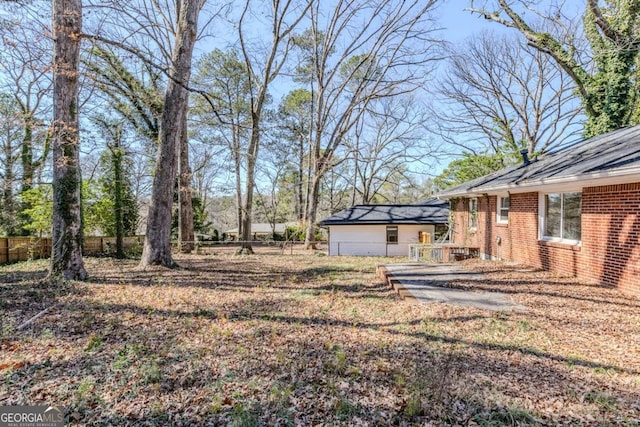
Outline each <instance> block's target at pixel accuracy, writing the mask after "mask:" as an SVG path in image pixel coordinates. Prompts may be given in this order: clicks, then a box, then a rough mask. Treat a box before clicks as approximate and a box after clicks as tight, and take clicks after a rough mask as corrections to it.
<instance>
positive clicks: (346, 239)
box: [320, 199, 449, 256]
mask: <svg viewBox="0 0 640 427" xmlns="http://www.w3.org/2000/svg"><path fill="white" fill-rule="evenodd" d="M448 218H449V208H448V203H447V202H443V201H441V200H437V199H429V200H426V201H424V202H422V203H416V204H410V205H400V204H398V205H356V206H353V207H351V208H349V209H345V210H342V211H340V212H337V213H336V214H334V215H332V216H331V217H329V218H327V219H325V220H323V221H321V222H320V226H322V227H327V228H328V229H329V255H363V256H407V255H408V252H409V245H411V244H416V243H431V242H435V241H438V240H443V238H445V237H446V235H447V230H448V227H447V222H448Z"/></svg>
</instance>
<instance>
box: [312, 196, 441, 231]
mask: <svg viewBox="0 0 640 427" xmlns="http://www.w3.org/2000/svg"><path fill="white" fill-rule="evenodd" d="M448 219H449V204H448V203H447V202H443V201H441V200H438V199H428V200H425V201H424V202H421V203H416V204H412V205H356V206H353V207H351V208H349V209H345V210H342V211H340V212H337V213H335V214H333V215H332V216H330V217H329V218H327V219H325V220H322V221H320V225H322V226H327V225H372V224H446V223H447V221H448Z"/></svg>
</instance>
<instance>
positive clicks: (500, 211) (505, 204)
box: [496, 196, 511, 224]
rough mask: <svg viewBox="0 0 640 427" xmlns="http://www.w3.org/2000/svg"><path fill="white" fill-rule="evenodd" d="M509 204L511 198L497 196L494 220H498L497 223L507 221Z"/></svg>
mask: <svg viewBox="0 0 640 427" xmlns="http://www.w3.org/2000/svg"><path fill="white" fill-rule="evenodd" d="M510 204H511V200H510V197H509V196H498V206H497V209H496V212H497V217H496V221H497V222H498V224H508V223H509V206H510Z"/></svg>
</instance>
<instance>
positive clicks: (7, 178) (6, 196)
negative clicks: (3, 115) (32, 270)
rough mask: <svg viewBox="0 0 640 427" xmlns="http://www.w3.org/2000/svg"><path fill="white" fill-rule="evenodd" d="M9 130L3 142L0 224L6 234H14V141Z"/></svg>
mask: <svg viewBox="0 0 640 427" xmlns="http://www.w3.org/2000/svg"><path fill="white" fill-rule="evenodd" d="M9 134H10V131H7V135H6V138H5V140H4V144H3V147H2V148H3V150H2V151H3V157H4V164H3V165H2V166H3V169H4V171H3V174H2V178H3V179H2V181H3V182H2V200H1V201H0V225H1V226H2V227H4V231H5V232H6V233H7V236H14V235H15V232H16V203H15V198H14V196H13V181H14V179H15V172H14V167H15V164H14V163H15V161H14V154H13V153H14V141H13V139H12V138H11V135H9Z"/></svg>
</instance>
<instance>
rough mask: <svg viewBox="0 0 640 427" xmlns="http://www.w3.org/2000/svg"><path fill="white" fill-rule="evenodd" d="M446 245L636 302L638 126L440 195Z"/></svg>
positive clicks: (639, 270) (639, 274)
mask: <svg viewBox="0 0 640 427" xmlns="http://www.w3.org/2000/svg"><path fill="white" fill-rule="evenodd" d="M438 196H439V197H440V198H442V199H445V200H449V202H450V206H451V211H452V214H451V222H452V224H451V226H452V230H453V233H452V236H451V239H452V243H453V244H457V245H462V246H475V247H477V248H479V252H480V256H481V257H482V258H485V259H501V260H510V261H516V262H521V263H524V264H527V265H530V266H533V267H537V268H541V269H545V270H551V271H556V272H559V273H568V274H570V275H573V276H575V277H578V278H580V279H583V280H587V281H589V282H592V283H597V284H603V285H608V286H615V287H618V288H620V289H621V290H622V291H624V292H626V293H631V294H635V295H637V296H640V243H639V239H640V126H635V127H631V128H624V129H620V130H617V131H614V132H610V133H608V134H605V135H600V136H597V137H594V138H591V139H587V140H584V141H581V142H579V143H576V144H573V145H571V146H568V147H564V148H562V149H560V150H558V151H556V152H553V153H550V154H547V155H544V156H541V157H540V158H535V159H531V160H529V159H528V158H527V156H526V155H524V156H523V162H522V163H521V164H519V165H515V166H511V167H508V168H506V169H503V170H500V171H498V172H495V173H493V174H490V175H487V176H485V177H482V178H478V179H475V180H473V181H469V182H466V183H464V184H462V185H459V186H457V187H454V188H450V189H447V190H445V191H442V192H441V193H440V194H438Z"/></svg>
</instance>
